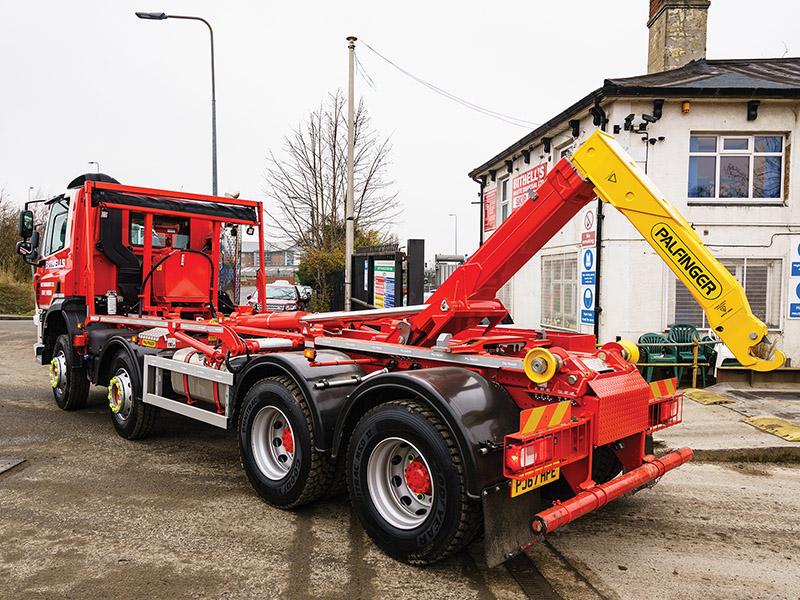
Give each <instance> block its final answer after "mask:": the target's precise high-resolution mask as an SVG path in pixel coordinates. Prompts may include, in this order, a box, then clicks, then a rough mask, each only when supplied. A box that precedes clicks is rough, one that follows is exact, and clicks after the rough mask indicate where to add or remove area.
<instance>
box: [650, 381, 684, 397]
mask: <svg viewBox="0 0 800 600" xmlns="http://www.w3.org/2000/svg"><path fill="white" fill-rule="evenodd" d="M677 389H678V380H677V379H676V378H675V377H673V378H671V379H662V380H661V381H654V382H652V383H651V384H650V397H651V398H662V397H664V396H671V395H672V394H674V393H675V391H676V390H677Z"/></svg>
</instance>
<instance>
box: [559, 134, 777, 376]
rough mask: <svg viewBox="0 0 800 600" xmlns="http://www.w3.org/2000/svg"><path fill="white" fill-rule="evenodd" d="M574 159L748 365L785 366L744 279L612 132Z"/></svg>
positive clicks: (596, 137) (591, 140)
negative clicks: (702, 238)
mask: <svg viewBox="0 0 800 600" xmlns="http://www.w3.org/2000/svg"><path fill="white" fill-rule="evenodd" d="M570 162H571V163H572V165H573V166H574V167H575V168H576V169H577V170H578V172H579V173H580V174H581V176H583V177H584V179H588V180H589V181H591V183H592V184H593V185H594V189H595V191H596V192H597V195H598V197H600V199H601V200H603V201H604V202H607V203H608V204H611V205H612V206H613V207H615V208H616V209H617V210H619V211H620V212H622V214H623V215H625V217H626V218H627V219H628V220H629V221H630V222H631V223H632V224H633V226H634V227H636V229H638V230H639V233H641V234H642V236H643V237H644V239H645V240H646V241H647V243H649V244H650V245H651V246H652V247H653V248H654V249H655V251H656V253H657V254H658V255H659V256H660V257H661V258H662V259H663V260H664V262H666V263H667V266H669V268H670V269H672V271H673V272H674V273H675V274H676V275H677V276H678V278H679V279H680V280H681V281H682V282H683V283H684V285H685V286H686V288H687V289H688V290H689V291H690V292H691V294H692V296H694V299H695V300H697V302H698V304H700V306H701V307H702V309H703V310H704V311H705V313H706V316H707V317H708V322H709V324H710V325H711V327H713V329H714V331H716V332H717V333H718V334H719V337H720V338H722V341H724V342H725V344H726V345H727V346H728V348H730V350H731V352H733V354H734V356H736V359H737V360H738V361H739V362H740V363H741V364H742V365H743V366H745V367H748V368H750V369H753V370H755V371H771V370H773V369H777V368H778V367H780V366H782V365H783V364H784V362H785V361H786V356H785V355H784V354H783V352H780V351H778V350H774V349H773V348H772V347H771V346H770V344H769V342H768V340H767V339H766V337H765V336H766V335H767V326H766V325H764V323H762V322H761V321H760V320H759V319H757V318H756V317H755V316H754V315H753V312H752V311H751V310H750V304H749V303H748V301H747V297H746V296H745V293H744V290H743V289H742V286H741V285H740V284H739V282H738V281H736V279H734V278H733V276H732V275H731V274H730V273H729V272H728V270H727V269H726V268H725V267H723V266H722V265H721V264H720V263H719V262H718V261H717V259H715V258H714V257H713V256H712V255H711V253H710V252H709V251H708V248H706V247H705V246H704V245H703V242H701V241H700V238H699V237H698V236H697V234H696V233H695V232H694V230H693V229H692V228H691V226H690V225H689V224H688V223H687V222H686V220H685V219H684V218H683V217H682V216H681V215H680V213H679V212H678V211H677V210H675V207H673V206H672V204H670V203H669V201H668V200H667V199H666V198H665V197H664V196H663V194H662V193H661V192H660V191H659V190H658V188H656V186H655V185H654V184H653V182H652V181H651V180H650V178H649V177H647V175H645V174H644V172H642V170H641V169H640V168H639V167H638V166H636V164H634V162H633V161H632V160H631V159H630V157H629V156H628V154H627V152H625V150H623V149H622V147H621V146H620V145H619V144H618V143H617V141H616V140H615V139H614V138H613V137H612V136H610V135H608V134H607V133H603V132H602V131H597V132H595V133H593V134H592V135H591V136H590V137H589V139H588V140H586V142H584V143H583V145H581V147H580V148H579V149H578V150H577V151H576V152H575V154H573V155H572V157H571V158H570ZM757 346H759V347H758V348H756V347H757ZM760 356H761V357H760ZM764 356H769V358H762V357H764Z"/></svg>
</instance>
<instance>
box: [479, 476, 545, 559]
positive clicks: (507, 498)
mask: <svg viewBox="0 0 800 600" xmlns="http://www.w3.org/2000/svg"><path fill="white" fill-rule="evenodd" d="M481 501H482V503H483V527H484V551H485V554H486V563H487V564H488V565H489V567H490V568H491V567H496V566H497V565H499V564H500V563H502V562H505V561H507V560H508V559H510V558H513V557H514V556H516V555H517V554H519V553H520V552H522V549H523V548H524V547H525V546H527V545H528V544H530V543H531V541H533V539H534V533H533V530H532V529H531V519H532V518H533V515H535V514H536V513H538V512H539V511H540V510H542V508H543V506H542V501H541V498H540V495H539V490H531V491H530V492H527V493H525V494H522V495H521V496H517V497H516V498H512V497H511V489H510V488H509V486H508V484H507V483H503V484H500V485H498V486H492V487H490V488H486V489H485V490H483V492H482V493H481Z"/></svg>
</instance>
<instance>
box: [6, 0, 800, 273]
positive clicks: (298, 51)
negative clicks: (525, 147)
mask: <svg viewBox="0 0 800 600" xmlns="http://www.w3.org/2000/svg"><path fill="white" fill-rule="evenodd" d="M648 5H649V2H648V0H614V1H611V2H597V1H596V0H594V1H592V0H571V1H568V2H535V1H531V0H528V1H524V2H512V3H508V2H506V3H492V2H485V1H484V2H478V1H472V0H461V1H458V2H456V1H453V2H443V1H441V2H436V1H434V0H428V1H427V2H420V1H416V0H406V1H405V2H402V3H394V2H393V3H389V2H380V1H379V0H377V1H376V0H372V1H371V2H368V1H363V2H356V1H345V0H342V1H339V2H334V1H330V0H328V1H322V0H305V1H304V2H288V1H284V2H270V1H266V0H261V1H255V0H253V1H248V2H246V1H230V0H229V1H226V2H211V1H203V0H194V1H191V2H190V1H178V0H139V1H136V2H131V1H129V0H115V1H108V0H96V1H89V0H28V1H26V2H9V1H5V2H3V4H2V8H3V10H2V19H0V57H1V58H0V107H1V108H2V110H0V187H2V188H3V189H4V191H5V193H6V195H8V196H10V197H12V198H13V199H15V200H17V201H19V202H23V201H24V200H25V199H26V198H27V195H28V188H29V187H31V186H32V187H33V188H34V190H35V191H38V190H41V192H42V193H43V194H55V193H58V192H60V191H62V190H63V189H64V188H65V186H66V184H67V183H68V182H69V181H70V180H71V179H72V178H74V177H75V176H76V175H78V174H80V173H83V172H86V171H87V170H93V169H94V165H89V164H88V162H89V161H98V162H99V163H100V167H101V170H102V171H103V172H105V173H108V174H110V175H112V176H113V177H115V178H117V179H118V180H120V181H121V182H123V183H127V184H132V185H142V186H147V187H157V188H165V189H183V190H185V191H190V192H198V193H210V192H211V109H210V105H211V101H210V97H211V96H210V89H211V84H210V66H209V65H210V57H209V36H208V30H207V29H206V27H205V26H204V25H203V24H202V23H199V22H194V21H183V20H167V21H143V20H140V19H137V18H136V17H135V16H134V11H151V12H156V11H157V12H161V11H163V12H166V13H168V14H175V15H193V16H201V17H204V18H205V19H207V20H208V21H210V22H211V24H212V26H213V27H214V38H215V39H214V41H215V53H216V76H217V132H218V155H219V158H218V161H219V192H220V194H222V193H224V192H226V191H232V190H239V191H241V194H242V197H246V198H252V199H257V200H265V196H264V193H263V191H262V189H263V187H264V171H265V169H264V167H265V157H266V156H267V153H268V151H269V150H273V151H275V152H279V151H280V149H281V146H282V141H283V138H284V136H285V135H287V134H288V133H290V131H291V130H292V129H293V128H296V127H297V126H298V125H299V124H300V123H301V122H303V121H304V120H305V119H306V117H307V116H308V114H309V112H310V111H311V110H313V109H315V108H317V107H319V105H320V102H321V101H323V100H324V98H325V97H326V95H327V94H328V93H330V92H332V91H334V90H336V89H337V88H341V89H343V90H346V89H347V42H346V41H345V38H346V37H347V36H348V35H355V36H357V37H359V38H360V39H362V40H363V41H365V42H367V43H368V44H369V45H370V46H372V47H373V48H374V49H375V50H377V51H378V52H380V53H381V54H383V55H384V56H386V57H387V58H389V59H391V60H392V61H393V62H394V63H396V64H397V65H399V66H401V67H402V68H404V69H406V70H407V71H409V72H411V73H413V74H414V75H416V76H418V77H420V78H422V79H424V80H425V81H427V82H429V83H431V84H433V85H436V86H438V87H440V88H442V89H444V90H447V91H448V92H450V93H452V94H455V95H456V96H458V97H460V98H463V99H465V100H467V101H469V102H472V103H475V104H478V105H480V106H483V107H486V108H488V109H491V110H494V111H497V112H500V113H504V114H508V115H512V116H514V117H517V118H520V119H526V120H528V121H532V122H536V123H541V122H544V121H547V120H548V119H550V118H551V117H553V116H554V115H555V114H557V113H558V112H560V111H561V110H563V109H564V108H566V107H567V106H569V105H570V104H572V103H573V102H575V101H576V100H578V99H579V98H581V97H583V96H584V95H586V94H587V93H589V92H591V91H592V90H594V89H596V88H598V87H600V86H601V85H602V83H603V79H604V78H608V77H628V76H633V75H640V74H644V73H646V71H647V27H646V22H647V18H648ZM798 16H800V8H798V5H797V4H796V3H794V2H785V1H779V0H760V1H759V2H753V0H712V4H711V8H710V10H709V26H708V30H709V31H708V58H715V59H721V58H774V57H780V56H784V55H785V56H800V29H798ZM356 53H357V56H358V59H359V61H360V63H361V65H362V67H363V71H364V72H366V73H367V74H368V75H369V77H370V78H371V80H372V83H373V84H374V87H375V89H372V87H370V86H369V85H368V84H367V82H366V80H365V79H364V78H363V77H359V79H358V80H357V81H356V92H357V94H359V95H363V96H364V99H365V102H366V105H367V108H368V110H369V112H370V114H371V117H372V120H373V124H374V126H375V127H376V128H377V129H378V130H379V131H380V132H381V133H382V134H384V135H386V136H390V137H391V140H392V145H393V150H392V155H391V157H392V167H391V173H390V176H391V178H392V179H394V180H395V181H396V184H397V190H398V192H399V198H400V201H401V204H402V206H403V209H404V212H403V215H402V217H401V220H399V221H398V222H397V224H396V227H395V232H396V233H397V234H398V235H399V237H400V239H401V240H403V241H402V242H401V243H403V244H404V243H405V241H404V240H406V239H408V238H424V239H425V240H426V255H427V256H428V257H429V258H430V257H432V255H433V254H434V253H436V252H452V251H453V250H454V225H455V220H454V219H453V217H449V216H448V214H449V213H455V214H457V215H458V251H459V252H460V253H464V252H473V251H474V250H475V248H477V244H478V228H479V213H478V210H479V209H478V207H477V206H473V205H471V204H470V203H471V202H473V201H476V200H477V199H478V198H477V192H478V185H477V184H476V183H474V182H472V181H471V180H470V179H469V178H468V177H467V175H466V174H467V172H469V171H470V170H471V169H472V168H474V167H476V166H478V165H480V164H482V163H483V162H484V161H486V160H488V159H489V158H491V157H492V156H494V155H495V154H496V153H497V152H499V151H501V150H502V149H504V148H505V147H507V146H508V145H510V144H511V143H513V142H515V141H516V140H517V139H519V138H521V137H523V136H524V135H525V134H526V133H528V132H529V131H530V130H531V129H532V127H527V128H521V127H517V126H513V125H510V124H508V123H504V122H501V121H499V120H495V119H492V118H489V117H487V116H485V115H482V114H479V113H477V112H473V111H471V110H469V109H467V108H465V107H463V106H462V105H460V104H458V103H456V102H454V101H452V100H449V99H446V98H443V97H441V96H438V95H436V94H434V93H433V92H431V91H430V90H428V89H427V88H425V87H424V86H422V85H421V84H419V83H417V82H415V81H413V80H412V79H410V78H408V77H406V76H405V75H403V74H401V73H400V72H398V71H397V70H396V69H394V67H392V66H390V65H389V64H387V63H386V62H384V61H383V60H382V59H380V58H379V57H377V56H376V55H375V54H373V53H372V52H371V51H370V50H369V49H367V48H366V47H365V46H364V45H363V44H360V43H357V50H356Z"/></svg>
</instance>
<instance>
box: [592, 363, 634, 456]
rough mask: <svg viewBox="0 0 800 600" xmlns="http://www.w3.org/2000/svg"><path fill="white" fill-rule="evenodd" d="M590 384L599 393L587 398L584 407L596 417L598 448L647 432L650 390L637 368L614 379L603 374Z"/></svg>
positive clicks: (617, 374) (617, 375)
mask: <svg viewBox="0 0 800 600" xmlns="http://www.w3.org/2000/svg"><path fill="white" fill-rule="evenodd" d="M588 385H589V387H590V388H591V389H592V391H593V392H594V393H595V394H596V396H586V397H585V399H584V400H585V404H584V406H586V408H587V409H589V410H590V411H592V412H593V413H594V414H596V415H597V420H596V422H595V427H594V439H593V440H592V443H594V444H595V445H596V446H602V445H604V444H608V443H609V442H613V441H615V440H619V439H621V438H624V437H627V436H629V435H631V434H632V433H636V432H638V431H644V430H645V429H647V427H648V416H647V406H648V403H649V396H650V387H649V386H648V385H647V382H645V380H644V379H642V376H641V375H640V374H639V373H638V371H636V369H632V370H631V371H630V372H628V373H613V376H612V377H608V376H603V375H600V376H598V377H596V378H595V379H592V380H591V381H589V382H588Z"/></svg>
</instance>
